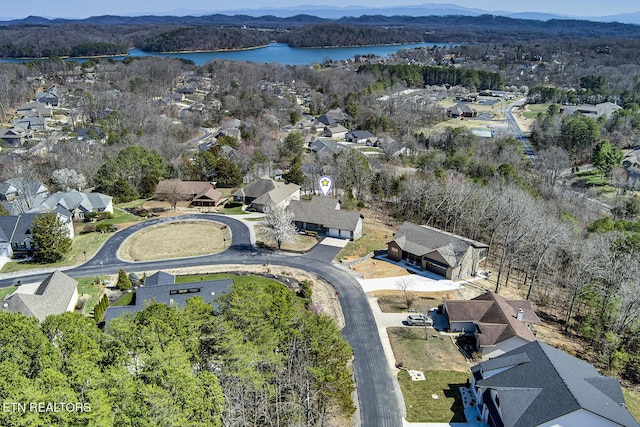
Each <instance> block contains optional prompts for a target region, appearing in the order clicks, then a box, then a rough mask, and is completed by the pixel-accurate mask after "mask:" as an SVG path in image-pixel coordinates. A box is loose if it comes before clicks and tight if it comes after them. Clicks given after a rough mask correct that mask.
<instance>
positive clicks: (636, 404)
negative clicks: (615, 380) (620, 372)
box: [622, 388, 640, 421]
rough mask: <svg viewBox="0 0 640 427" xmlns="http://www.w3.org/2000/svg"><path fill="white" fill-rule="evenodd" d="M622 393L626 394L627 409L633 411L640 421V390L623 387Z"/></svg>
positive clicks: (632, 413)
mask: <svg viewBox="0 0 640 427" xmlns="http://www.w3.org/2000/svg"><path fill="white" fill-rule="evenodd" d="M622 395H623V396H624V400H625V402H626V404H627V409H628V410H629V412H631V415H633V417H634V418H635V419H636V420H638V421H640V392H637V391H635V390H630V389H628V388H623V389H622Z"/></svg>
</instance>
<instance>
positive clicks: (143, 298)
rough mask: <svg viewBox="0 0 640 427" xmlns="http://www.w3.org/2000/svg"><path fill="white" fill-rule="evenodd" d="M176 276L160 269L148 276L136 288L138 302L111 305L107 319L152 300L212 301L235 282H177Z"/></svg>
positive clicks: (169, 302) (171, 302)
mask: <svg viewBox="0 0 640 427" xmlns="http://www.w3.org/2000/svg"><path fill="white" fill-rule="evenodd" d="M174 282H175V276H173V275H171V274H168V273H165V272H162V271H159V272H157V273H155V274H152V275H151V276H149V277H147V278H146V280H145V281H144V286H141V287H139V288H137V289H136V304H135V305H129V306H123V307H109V308H108V309H107V312H106V320H107V321H110V320H112V319H115V318H116V317H119V316H121V315H123V314H125V313H137V312H138V311H140V310H144V308H145V307H146V306H147V305H148V304H149V303H150V302H152V301H155V302H156V303H158V304H166V305H179V306H183V307H184V306H185V305H186V304H187V300H188V299H189V298H193V297H202V298H203V299H204V300H205V301H206V302H208V303H211V302H213V300H214V299H215V297H216V296H218V295H220V294H222V293H225V292H227V291H228V290H229V288H230V287H231V285H232V284H233V280H231V279H222V280H203V281H200V282H190V283H178V284H175V283H174Z"/></svg>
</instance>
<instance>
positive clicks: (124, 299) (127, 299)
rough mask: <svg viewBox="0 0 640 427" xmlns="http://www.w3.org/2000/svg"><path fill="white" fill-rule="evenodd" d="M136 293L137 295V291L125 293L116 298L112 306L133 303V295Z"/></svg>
mask: <svg viewBox="0 0 640 427" xmlns="http://www.w3.org/2000/svg"><path fill="white" fill-rule="evenodd" d="M134 295H135V292H126V293H124V294H123V295H122V296H121V297H120V298H118V299H117V300H115V301H114V302H113V304H111V307H120V306H125V305H131V303H132V302H133V296H134Z"/></svg>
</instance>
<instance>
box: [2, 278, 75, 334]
mask: <svg viewBox="0 0 640 427" xmlns="http://www.w3.org/2000/svg"><path fill="white" fill-rule="evenodd" d="M77 285H78V283H77V282H76V279H74V278H72V277H69V276H67V275H66V274H64V273H63V272H61V271H59V270H56V271H54V272H53V273H51V274H50V275H49V276H48V277H47V278H46V279H44V281H43V282H42V283H40V285H39V286H37V287H36V288H35V291H34V289H33V288H31V287H29V286H27V285H22V286H21V287H19V288H18V290H17V291H16V292H14V293H13V294H12V295H10V296H8V297H7V298H5V299H4V300H3V301H2V302H1V303H0V310H2V311H9V312H13V313H22V314H24V315H26V316H34V317H36V318H37V319H38V320H40V321H42V320H44V319H45V318H46V317H47V316H49V315H52V314H61V313H64V312H66V311H71V312H72V311H73V310H74V309H75V307H76V304H77V303H78V287H77Z"/></svg>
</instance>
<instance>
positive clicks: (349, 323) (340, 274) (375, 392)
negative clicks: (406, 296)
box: [0, 214, 402, 427]
mask: <svg viewBox="0 0 640 427" xmlns="http://www.w3.org/2000/svg"><path fill="white" fill-rule="evenodd" d="M185 220H191V221H192V220H211V221H217V222H220V223H223V224H225V225H227V226H228V227H229V229H230V231H231V240H232V241H231V246H230V247H229V249H227V250H226V251H224V252H222V253H220V254H216V255H205V256H200V257H192V258H182V259H172V260H164V261H148V262H127V261H123V260H121V259H119V258H118V257H117V252H118V248H119V247H120V245H121V244H122V243H123V242H124V241H125V240H126V239H127V238H128V237H129V236H131V235H132V234H134V233H135V232H137V231H139V230H141V229H142V228H145V227H149V226H153V225H158V224H162V223H167V222H172V221H185ZM339 251H340V248H336V247H333V246H327V245H317V246H316V247H315V248H314V249H313V250H311V251H310V252H308V253H307V254H305V255H299V256H291V255H282V254H279V253H277V252H272V251H264V250H258V249H257V248H256V247H255V246H253V244H252V242H251V233H250V231H249V228H248V227H247V225H245V224H244V223H243V222H242V221H238V220H236V219H233V218H230V217H227V216H224V215H213V214H198V215H187V216H180V217H175V218H161V219H155V220H150V221H145V222H143V223H140V224H136V225H134V226H131V227H128V228H126V229H123V230H121V231H118V232H117V233H116V234H114V235H113V237H111V238H110V239H109V240H107V242H106V243H105V244H104V245H103V247H102V248H101V249H100V250H99V251H98V253H97V254H96V255H95V256H94V257H93V258H92V259H91V260H89V261H87V262H86V263H85V264H83V265H81V266H79V267H76V268H73V269H70V270H65V273H66V274H68V275H70V276H72V277H88V276H97V275H102V274H116V273H117V272H118V270H119V269H120V268H123V269H125V270H129V271H131V270H137V271H153V270H162V269H170V268H181V267H192V266H206V265H223V264H246V265H255V264H264V263H266V262H269V263H270V264H272V265H282V266H286V267H291V268H298V269H302V270H306V271H310V272H313V273H315V274H317V275H319V276H321V277H322V278H324V279H325V280H327V281H328V282H329V283H331V284H332V285H333V287H334V288H335V289H336V291H337V292H338V293H339V298H340V303H341V304H342V311H343V313H344V316H345V327H344V329H343V331H342V335H343V337H344V338H345V339H346V340H347V341H348V342H349V344H350V345H351V348H352V349H353V353H354V356H355V358H354V376H355V380H356V386H357V391H358V393H357V394H358V407H359V425H362V426H366V427H400V426H402V412H401V410H400V402H398V398H397V395H396V388H395V383H394V381H395V380H394V379H393V374H392V372H391V371H390V370H389V368H388V364H387V361H386V359H385V355H384V351H383V348H382V343H381V341H380V336H379V334H378V330H377V327H376V322H375V319H374V317H373V313H372V312H371V309H370V307H369V304H368V302H367V297H366V295H365V293H364V291H363V290H362V288H361V287H360V285H359V284H358V283H357V282H356V280H355V279H354V278H353V277H352V276H351V275H350V274H349V273H348V272H347V271H346V270H343V269H341V268H340V267H338V266H334V265H333V264H332V263H331V261H332V260H333V258H334V257H335V256H336V255H337V253H338V252H339ZM46 276H47V274H35V275H27V274H26V275H24V276H21V277H13V278H11V279H5V280H2V281H0V287H3V286H10V285H13V284H15V282H16V281H17V280H22V282H24V283H28V282H35V281H38V280H43V279H44V278H45V277H46Z"/></svg>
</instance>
